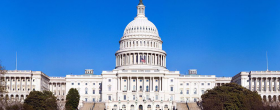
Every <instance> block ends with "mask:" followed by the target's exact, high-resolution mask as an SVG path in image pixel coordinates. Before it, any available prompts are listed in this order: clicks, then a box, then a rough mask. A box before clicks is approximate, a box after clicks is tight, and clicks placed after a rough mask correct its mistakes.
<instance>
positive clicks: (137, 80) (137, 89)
mask: <svg viewBox="0 0 280 110" xmlns="http://www.w3.org/2000/svg"><path fill="white" fill-rule="evenodd" d="M137 88H138V76H137V78H136V92H138V89H137Z"/></svg>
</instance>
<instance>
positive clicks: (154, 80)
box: [152, 77, 155, 91]
mask: <svg viewBox="0 0 280 110" xmlns="http://www.w3.org/2000/svg"><path fill="white" fill-rule="evenodd" d="M154 81H155V77H153V81H152V91H154V87H155V85H154Z"/></svg>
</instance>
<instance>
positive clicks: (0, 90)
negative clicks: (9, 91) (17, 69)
mask: <svg viewBox="0 0 280 110" xmlns="http://www.w3.org/2000/svg"><path fill="white" fill-rule="evenodd" d="M6 72H7V71H6V70H5V67H4V66H2V65H1V61H0V95H2V96H3V95H4V93H6V79H5V77H4V75H5V74H6Z"/></svg>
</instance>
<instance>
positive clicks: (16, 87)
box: [15, 77, 17, 92]
mask: <svg viewBox="0 0 280 110" xmlns="http://www.w3.org/2000/svg"><path fill="white" fill-rule="evenodd" d="M15 80H16V82H15V91H16V92H17V77H15Z"/></svg>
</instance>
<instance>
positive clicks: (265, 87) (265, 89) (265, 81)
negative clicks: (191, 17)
mask: <svg viewBox="0 0 280 110" xmlns="http://www.w3.org/2000/svg"><path fill="white" fill-rule="evenodd" d="M264 91H265V92H267V78H266V77H265V79H264Z"/></svg>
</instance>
